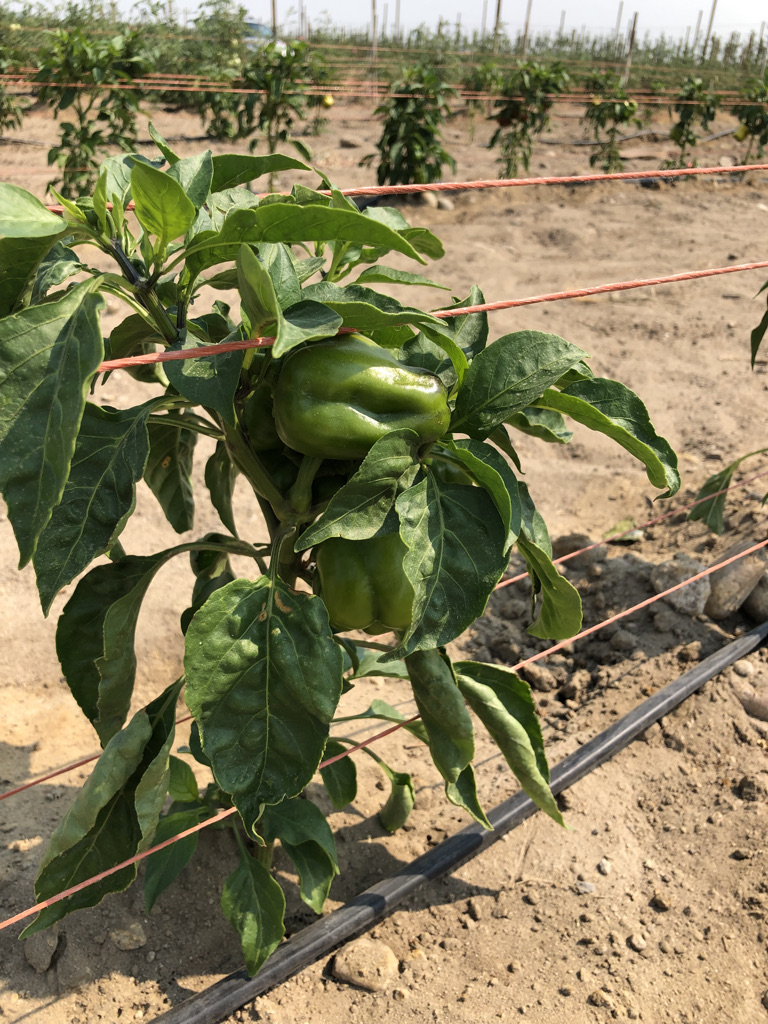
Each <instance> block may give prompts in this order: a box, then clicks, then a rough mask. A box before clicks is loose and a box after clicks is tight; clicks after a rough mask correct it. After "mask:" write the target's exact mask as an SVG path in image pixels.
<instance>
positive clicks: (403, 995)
mask: <svg viewBox="0 0 768 1024" xmlns="http://www.w3.org/2000/svg"><path fill="white" fill-rule="evenodd" d="M410 995H411V993H410V992H409V991H408V989H407V988H396V989H393V990H392V998H393V999H396V1000H397V1001H398V1002H399V1003H402V1002H404V1001H405V1000H406V999H409V998H410Z"/></svg>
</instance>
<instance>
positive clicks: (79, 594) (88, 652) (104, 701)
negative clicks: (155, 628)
mask: <svg viewBox="0 0 768 1024" xmlns="http://www.w3.org/2000/svg"><path fill="white" fill-rule="evenodd" d="M175 553H176V552H175V550H174V549H170V550H168V551H163V552H161V553H160V554H159V555H153V556H151V557H150V556H144V557H139V556H129V557H127V558H121V559H120V560H119V561H117V562H111V563H110V564H109V565H98V566H96V567H95V568H94V569H91V571H90V572H89V573H88V574H87V575H86V576H84V577H83V579H81V580H80V582H79V583H78V585H77V587H76V588H75V592H74V594H73V595H72V597H71V598H70V599H69V601H68V602H67V604H66V606H65V608H64V611H63V612H62V615H61V617H60V619H59V621H58V625H57V628H56V653H57V654H58V656H59V661H60V662H61V667H62V670H63V672H64V676H65V678H66V680H67V683H68V685H69V688H70V690H71V691H72V694H73V696H74V698H75V700H76V701H77V703H78V704H79V705H80V708H81V710H82V712H83V714H84V715H85V716H86V718H87V719H88V720H89V722H90V723H91V725H93V727H94V729H95V730H96V732H97V733H98V735H99V739H100V740H101V742H102V745H103V744H104V743H106V742H107V741H108V740H110V739H111V737H112V736H114V734H115V733H116V732H117V730H118V729H120V727H121V726H122V724H123V722H124V721H125V717H126V715H127V714H128V710H129V708H130V703H131V694H132V692H133V683H134V679H135V676H136V655H135V654H134V650H133V639H134V635H135V632H136V621H137V619H138V617H139V611H140V610H141V602H142V600H143V599H144V595H145V594H146V592H147V588H148V587H149V584H150V583H151V582H152V580H153V578H154V575H155V573H156V572H157V570H158V569H159V568H160V566H161V565H163V564H164V563H165V562H166V561H167V560H168V559H169V558H170V557H172V555H174V554H175Z"/></svg>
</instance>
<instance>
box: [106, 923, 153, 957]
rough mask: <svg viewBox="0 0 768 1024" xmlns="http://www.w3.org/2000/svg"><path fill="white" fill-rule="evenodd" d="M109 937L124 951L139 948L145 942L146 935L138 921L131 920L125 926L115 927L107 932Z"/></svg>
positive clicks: (144, 944)
mask: <svg viewBox="0 0 768 1024" xmlns="http://www.w3.org/2000/svg"><path fill="white" fill-rule="evenodd" d="M109 937H110V939H112V941H113V942H114V944H115V945H116V946H117V948H118V949H122V950H125V951H128V950H131V949H141V947H142V946H146V944H147V936H146V935H145V934H144V929H143V928H142V927H141V925H140V924H139V922H138V921H133V922H132V923H131V924H129V925H128V927H127V928H116V929H115V930H114V931H111V932H110V933H109Z"/></svg>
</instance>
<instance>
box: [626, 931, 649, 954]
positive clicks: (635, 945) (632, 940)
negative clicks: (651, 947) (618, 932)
mask: <svg viewBox="0 0 768 1024" xmlns="http://www.w3.org/2000/svg"><path fill="white" fill-rule="evenodd" d="M627 945H628V946H629V948H630V949H634V951H635V952H636V953H642V952H643V950H644V949H645V947H646V946H647V945H648V943H647V942H646V941H645V939H644V938H643V936H642V935H640V934H639V933H638V932H635V933H634V934H632V935H630V936H629V938H628V939H627Z"/></svg>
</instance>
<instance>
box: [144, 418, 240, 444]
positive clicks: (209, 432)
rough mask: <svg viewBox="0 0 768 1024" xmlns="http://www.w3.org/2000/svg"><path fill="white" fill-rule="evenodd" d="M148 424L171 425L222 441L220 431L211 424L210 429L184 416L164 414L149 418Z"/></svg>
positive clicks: (222, 437) (222, 436)
mask: <svg viewBox="0 0 768 1024" xmlns="http://www.w3.org/2000/svg"><path fill="white" fill-rule="evenodd" d="M149 422H150V423H172V424H173V425H174V426H176V427H182V428H183V429H184V430H194V431H195V433H197V434H205V435H206V436H207V437H213V438H215V439H216V440H217V441H223V440H224V435H223V434H222V432H221V431H220V430H217V429H216V427H215V426H214V425H213V424H211V425H210V427H209V426H206V425H205V424H204V423H201V422H200V421H199V420H192V419H189V418H187V417H185V416H181V415H175V414H174V413H172V412H166V413H163V414H162V415H158V416H150V417H149Z"/></svg>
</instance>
